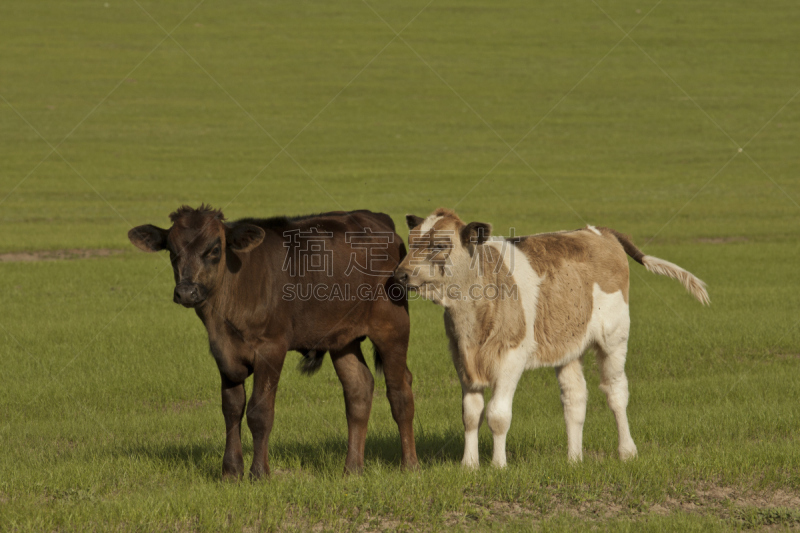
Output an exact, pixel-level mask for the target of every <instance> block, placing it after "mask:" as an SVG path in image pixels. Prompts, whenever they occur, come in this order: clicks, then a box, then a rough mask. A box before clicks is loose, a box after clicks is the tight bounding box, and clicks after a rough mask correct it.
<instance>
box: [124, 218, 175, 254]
mask: <svg viewBox="0 0 800 533" xmlns="http://www.w3.org/2000/svg"><path fill="white" fill-rule="evenodd" d="M128 239H130V241H131V243H133V245H134V246H136V247H137V248H138V249H140V250H142V251H144V252H158V251H159V250H164V249H165V248H166V247H167V230H165V229H161V228H159V227H157V226H153V225H152V224H145V225H144V226H136V227H135V228H133V229H132V230H130V231H129V232H128Z"/></svg>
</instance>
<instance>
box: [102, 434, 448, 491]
mask: <svg viewBox="0 0 800 533" xmlns="http://www.w3.org/2000/svg"><path fill="white" fill-rule="evenodd" d="M372 433H373V434H372V435H368V436H367V442H366V448H365V451H364V462H365V468H366V469H367V470H368V469H369V468H370V467H371V465H374V464H376V463H378V464H383V465H386V466H388V467H390V468H392V467H396V468H399V467H400V458H401V453H400V438H399V436H398V435H397V434H396V433H388V432H387V433H378V432H376V431H373V432H372ZM243 436H244V435H243ZM462 440H463V437H462V436H461V434H460V433H459V432H458V431H456V430H453V431H450V432H443V433H430V432H425V433H424V434H423V435H421V436H417V439H416V441H417V455H418V457H419V460H420V464H421V465H423V466H425V465H428V464H435V463H438V462H445V463H451V462H458V461H460V460H461V452H462V446H463V442H462ZM224 448H225V446H224V443H222V442H219V443H217V442H213V441H210V440H197V439H195V440H193V441H187V442H185V443H140V444H136V445H132V446H128V447H125V448H122V449H120V450H119V451H118V453H119V454H120V455H122V456H124V457H128V458H134V459H136V458H141V459H144V460H147V461H151V462H154V463H157V464H158V465H159V467H160V469H161V470H166V471H184V472H192V473H194V474H195V475H198V476H200V477H202V478H205V479H207V480H209V481H215V480H219V479H221V477H222V454H223V452H224ZM242 452H243V454H244V458H245V470H247V469H248V468H249V467H250V461H252V458H253V446H252V443H251V442H247V441H245V442H244V443H243V444H242ZM269 454H270V468H271V469H272V474H273V476H282V475H286V474H299V473H303V474H306V475H326V474H331V473H332V470H331V469H332V467H333V470H334V471H335V472H336V473H337V474H338V473H340V472H341V470H342V469H343V468H344V460H345V456H346V455H347V438H346V436H345V435H342V437H338V436H334V435H329V436H323V437H320V438H318V439H314V440H311V439H308V440H292V441H288V442H287V441H285V440H283V439H280V438H275V439H274V441H273V442H270V449H269Z"/></svg>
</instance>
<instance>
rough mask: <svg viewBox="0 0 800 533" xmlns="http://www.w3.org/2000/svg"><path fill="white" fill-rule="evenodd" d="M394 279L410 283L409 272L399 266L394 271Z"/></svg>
mask: <svg viewBox="0 0 800 533" xmlns="http://www.w3.org/2000/svg"><path fill="white" fill-rule="evenodd" d="M394 279H396V280H397V281H398V283H402V284H403V285H405V284H406V283H408V272H406V271H404V270H400V269H399V268H398V269H397V270H395V271H394Z"/></svg>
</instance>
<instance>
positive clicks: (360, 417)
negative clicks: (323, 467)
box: [331, 340, 375, 473]
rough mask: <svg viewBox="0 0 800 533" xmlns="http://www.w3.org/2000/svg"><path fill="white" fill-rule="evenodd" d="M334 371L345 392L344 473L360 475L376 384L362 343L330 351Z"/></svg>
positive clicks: (352, 343) (356, 341)
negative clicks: (362, 351)
mask: <svg viewBox="0 0 800 533" xmlns="http://www.w3.org/2000/svg"><path fill="white" fill-rule="evenodd" d="M331 359H333V368H334V369H335V370H336V375H337V376H339V381H341V382H342V388H343V389H344V404H345V412H346V413H347V459H346V460H345V463H344V471H345V473H360V472H361V471H362V470H363V469H364V445H365V443H366V440H367V424H368V422H369V414H370V411H371V410H372V392H373V390H374V388H375V381H374V380H373V379H372V373H371V372H370V371H369V367H367V363H366V361H364V355H363V354H362V353H361V343H360V342H359V341H358V340H355V341H353V342H351V343H350V344H348V345H347V346H345V347H344V348H343V349H341V350H335V351H331Z"/></svg>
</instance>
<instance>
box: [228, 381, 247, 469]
mask: <svg viewBox="0 0 800 533" xmlns="http://www.w3.org/2000/svg"><path fill="white" fill-rule="evenodd" d="M245 401H246V399H245V392H244V383H233V382H231V381H229V380H228V379H227V378H226V377H225V376H222V416H223V417H224V418H225V454H224V455H223V456H222V478H223V479H239V478H241V477H242V474H243V473H244V459H243V458H242V416H244V405H245Z"/></svg>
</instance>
